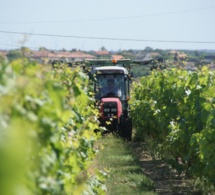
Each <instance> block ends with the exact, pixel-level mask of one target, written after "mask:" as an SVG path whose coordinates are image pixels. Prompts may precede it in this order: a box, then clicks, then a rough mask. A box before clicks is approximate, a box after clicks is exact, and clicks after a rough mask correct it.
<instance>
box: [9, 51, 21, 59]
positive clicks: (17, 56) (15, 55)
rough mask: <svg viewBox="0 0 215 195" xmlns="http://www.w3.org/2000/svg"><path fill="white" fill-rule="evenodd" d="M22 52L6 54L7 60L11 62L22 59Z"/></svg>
mask: <svg viewBox="0 0 215 195" xmlns="http://www.w3.org/2000/svg"><path fill="white" fill-rule="evenodd" d="M22 57H23V55H22V52H21V51H20V50H10V51H9V52H8V54H7V58H8V60H9V61H13V60H15V59H19V58H22Z"/></svg>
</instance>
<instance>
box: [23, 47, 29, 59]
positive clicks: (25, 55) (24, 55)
mask: <svg viewBox="0 0 215 195" xmlns="http://www.w3.org/2000/svg"><path fill="white" fill-rule="evenodd" d="M21 52H22V56H23V57H26V58H27V57H30V56H31V50H30V49H29V48H28V47H21Z"/></svg>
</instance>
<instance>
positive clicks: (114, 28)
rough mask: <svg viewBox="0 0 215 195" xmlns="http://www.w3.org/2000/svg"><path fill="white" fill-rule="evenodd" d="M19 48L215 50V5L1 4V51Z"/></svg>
mask: <svg viewBox="0 0 215 195" xmlns="http://www.w3.org/2000/svg"><path fill="white" fill-rule="evenodd" d="M17 33H21V34H17ZM22 33H28V34H27V35H24V34H22ZM38 34H40V35H38ZM41 34H45V35H48V36H42V35H41ZM55 35H58V36H55ZM59 35H60V36H59ZM76 36H78V37H79V38H75V37H76ZM106 38H108V39H106ZM152 40H154V41H152ZM163 41H167V42H163ZM168 41H170V42H168ZM175 41H182V42H180V43H179V42H175ZM190 42H213V43H190ZM21 46H26V47H30V48H32V49H38V48H39V47H46V48H48V49H56V50H58V49H62V48H65V49H67V50H71V49H73V48H74V49H81V50H99V49H100V48H101V47H102V46H104V47H106V48H107V49H108V50H119V49H121V50H123V49H144V48H145V47H147V46H149V47H152V48H153V49H194V50H196V49H215V0H180V1H179V0H132V1H131V0H107V1H105V0H91V1H89V0H76V1H73V0H58V1H57V0H37V1H31V0H17V1H15V0H7V1H2V2H1V6H0V49H11V48H17V47H21Z"/></svg>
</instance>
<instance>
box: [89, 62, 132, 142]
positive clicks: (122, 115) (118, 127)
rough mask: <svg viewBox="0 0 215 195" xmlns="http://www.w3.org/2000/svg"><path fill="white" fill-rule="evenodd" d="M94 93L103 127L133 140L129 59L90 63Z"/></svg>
mask: <svg viewBox="0 0 215 195" xmlns="http://www.w3.org/2000/svg"><path fill="white" fill-rule="evenodd" d="M87 63H88V64H89V65H90V66H91V67H92V69H91V76H92V78H93V81H94V92H95V99H96V101H97V106H98V109H99V112H100V118H99V121H100V125H101V126H104V127H106V129H107V130H109V131H111V132H116V133H118V134H119V135H120V136H121V137H123V138H125V139H127V140H131V139H132V120H131V118H130V117H129V104H128V101H129V99H130V83H131V73H129V68H128V66H129V65H130V60H127V59H126V60H119V61H115V60H113V61H111V60H89V61H88V62H87Z"/></svg>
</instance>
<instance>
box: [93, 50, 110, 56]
mask: <svg viewBox="0 0 215 195" xmlns="http://www.w3.org/2000/svg"><path fill="white" fill-rule="evenodd" d="M94 52H95V54H97V55H110V52H109V51H106V50H102V51H94Z"/></svg>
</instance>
